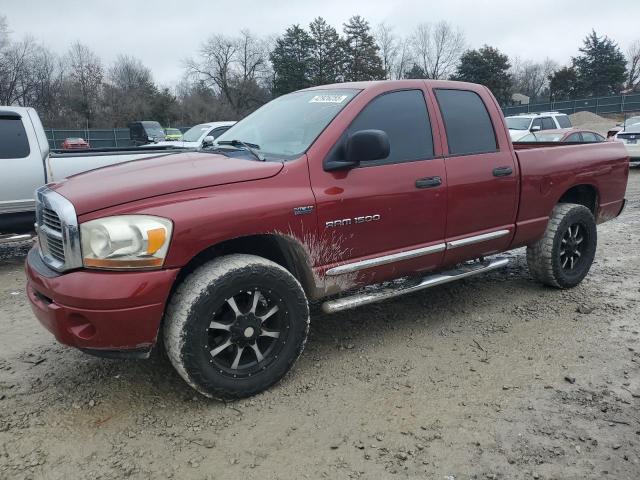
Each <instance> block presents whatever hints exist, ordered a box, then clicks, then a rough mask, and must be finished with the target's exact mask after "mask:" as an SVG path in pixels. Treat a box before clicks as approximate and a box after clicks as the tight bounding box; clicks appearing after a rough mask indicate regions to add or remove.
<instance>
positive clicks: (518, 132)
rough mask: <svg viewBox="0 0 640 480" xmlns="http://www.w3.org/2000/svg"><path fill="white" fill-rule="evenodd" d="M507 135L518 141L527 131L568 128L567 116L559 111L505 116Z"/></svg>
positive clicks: (569, 121) (569, 123)
mask: <svg viewBox="0 0 640 480" xmlns="http://www.w3.org/2000/svg"><path fill="white" fill-rule="evenodd" d="M505 122H506V123H507V128H508V129H509V136H510V137H511V140H512V141H513V142H516V141H518V140H519V139H520V138H521V137H524V136H525V135H527V134H528V133H529V132H538V131H542V130H557V129H559V128H570V127H571V120H570V119H569V116H568V115H566V114H564V113H560V112H542V113H528V114H522V115H512V116H509V117H505Z"/></svg>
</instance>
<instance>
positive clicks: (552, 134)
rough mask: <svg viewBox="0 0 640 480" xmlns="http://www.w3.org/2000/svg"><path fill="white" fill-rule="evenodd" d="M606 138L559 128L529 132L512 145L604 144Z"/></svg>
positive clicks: (590, 132) (577, 130) (586, 131)
mask: <svg viewBox="0 0 640 480" xmlns="http://www.w3.org/2000/svg"><path fill="white" fill-rule="evenodd" d="M604 141H606V138H604V137H603V136H602V135H600V134H599V133H598V132H593V131H591V130H582V129H579V128H560V129H556V130H543V131H541V132H531V133H528V134H527V135H525V136H524V137H521V138H520V139H519V140H516V141H514V143H526V142H568V143H572V142H578V143H598V142H604Z"/></svg>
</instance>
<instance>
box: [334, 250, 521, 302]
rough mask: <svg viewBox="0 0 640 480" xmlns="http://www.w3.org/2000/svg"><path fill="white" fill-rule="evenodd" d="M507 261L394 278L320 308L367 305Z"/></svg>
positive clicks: (487, 270) (452, 279)
mask: <svg viewBox="0 0 640 480" xmlns="http://www.w3.org/2000/svg"><path fill="white" fill-rule="evenodd" d="M508 263H509V259H508V258H495V259H489V260H484V261H481V262H477V263H474V264H467V265H462V266H460V267H457V268H454V269H452V270H447V271H445V272H439V273H434V274H432V275H428V276H426V277H424V278H422V279H419V280H413V281H412V280H396V281H395V282H392V284H391V285H388V284H387V285H385V286H382V287H378V288H373V287H372V288H369V289H368V290H367V289H365V291H363V292H359V293H356V294H354V295H351V296H349V297H342V298H336V299H335V300H328V301H326V302H324V303H323V304H322V310H323V311H324V312H325V313H335V312H340V311H342V310H347V309H350V308H355V307H359V306H361V305H367V304H368V303H375V302H380V301H382V300H387V299H389V298H393V297H399V296H400V295H404V294H406V293H413V292H417V291H418V290H424V289H425V288H430V287H435V286H436V285H442V284H443V283H449V282H453V281H454V280H459V279H461V278H466V277H470V276H472V275H478V274H480V273H484V272H489V271H491V270H496V269H498V268H502V267H504V266H506V265H507V264H508Z"/></svg>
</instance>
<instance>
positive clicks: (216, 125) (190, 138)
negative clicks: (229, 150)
mask: <svg viewBox="0 0 640 480" xmlns="http://www.w3.org/2000/svg"><path fill="white" fill-rule="evenodd" d="M235 123H236V122H231V121H229V122H210V123H201V124H200V125H196V126H195V127H191V128H190V129H189V130H187V131H186V132H184V134H183V135H182V139H181V140H179V141H177V142H166V141H165V142H158V143H157V145H159V146H162V145H172V146H176V147H181V148H202V147H206V146H209V145H211V144H213V141H214V140H215V139H216V138H218V137H219V136H220V135H222V134H223V133H224V132H226V131H227V130H229V129H230V128H231V127H232V126H233V125H235Z"/></svg>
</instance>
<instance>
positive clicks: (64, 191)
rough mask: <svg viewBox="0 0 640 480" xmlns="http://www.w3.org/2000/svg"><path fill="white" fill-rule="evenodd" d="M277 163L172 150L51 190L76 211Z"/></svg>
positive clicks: (249, 176)
mask: <svg viewBox="0 0 640 480" xmlns="http://www.w3.org/2000/svg"><path fill="white" fill-rule="evenodd" d="M281 169H282V165H281V164H280V163H274V162H268V163H267V162H263V163H258V162H254V161H250V160H238V159H230V158H227V157H225V156H223V155H216V154H212V153H196V152H192V153H176V154H170V155H162V156H159V157H153V158H145V159H143V160H133V161H131V162H124V163H119V164H116V165H111V166H109V167H108V168H98V169H95V170H91V171H89V172H85V173H82V174H81V175H82V177H81V178H82V179H81V180H80V181H77V180H75V178H74V177H75V176H74V177H70V179H67V180H63V181H62V182H60V183H58V184H56V185H55V186H54V187H53V189H54V190H56V191H57V192H58V193H59V194H60V195H62V196H63V197H66V198H69V199H73V204H74V207H75V208H76V212H77V213H78V214H79V215H81V214H83V213H87V212H92V211H94V210H98V209H101V208H104V207H105V206H106V205H117V204H125V203H129V202H134V201H136V200H140V199H143V198H151V197H156V196H159V195H167V194H169V193H174V192H181V191H187V190H188V191H191V190H195V189H198V188H204V187H211V186H214V185H225V184H229V183H238V182H247V181H249V180H258V179H261V178H267V177H272V176H274V175H276V174H277V173H278V172H279V171H280V170H281Z"/></svg>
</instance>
